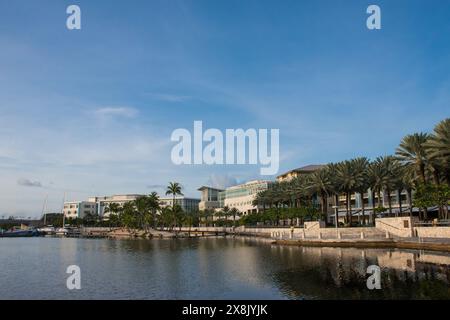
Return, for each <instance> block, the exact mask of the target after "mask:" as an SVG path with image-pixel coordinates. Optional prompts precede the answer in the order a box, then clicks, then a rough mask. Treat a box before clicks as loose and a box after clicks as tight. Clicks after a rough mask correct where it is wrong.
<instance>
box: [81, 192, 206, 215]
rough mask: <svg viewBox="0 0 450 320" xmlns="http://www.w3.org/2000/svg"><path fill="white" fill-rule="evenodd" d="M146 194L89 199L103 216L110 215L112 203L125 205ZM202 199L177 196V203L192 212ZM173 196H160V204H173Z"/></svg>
mask: <svg viewBox="0 0 450 320" xmlns="http://www.w3.org/2000/svg"><path fill="white" fill-rule="evenodd" d="M142 196H145V195H144V194H122V195H113V196H102V197H90V198H89V199H88V200H89V201H90V202H93V203H96V207H97V212H98V214H99V215H100V216H101V217H105V218H106V217H108V216H109V214H110V213H109V212H106V213H105V208H106V207H107V206H109V205H110V204H111V203H116V204H118V205H119V206H123V205H124V204H125V203H127V202H129V201H134V200H136V199H137V198H139V197H142ZM199 202H200V199H195V198H188V197H184V196H181V197H180V196H177V197H175V203H176V204H177V205H179V206H180V207H181V208H182V209H183V211H185V212H192V211H194V210H198V203H199ZM172 203H173V197H169V196H167V197H164V198H159V204H160V206H161V207H162V208H163V207H167V206H172Z"/></svg>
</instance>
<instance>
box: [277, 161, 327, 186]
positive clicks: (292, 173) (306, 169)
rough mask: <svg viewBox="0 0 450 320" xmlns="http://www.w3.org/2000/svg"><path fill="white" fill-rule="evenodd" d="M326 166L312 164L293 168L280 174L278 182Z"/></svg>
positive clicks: (289, 179) (286, 180)
mask: <svg viewBox="0 0 450 320" xmlns="http://www.w3.org/2000/svg"><path fill="white" fill-rule="evenodd" d="M323 167H325V165H322V164H310V165H307V166H304V167H300V168H297V169H293V170H290V171H288V172H285V173H283V174H280V175H279V176H277V182H288V181H291V180H292V179H294V178H296V177H298V176H300V175H303V174H311V173H313V172H314V171H317V170H319V169H321V168H323Z"/></svg>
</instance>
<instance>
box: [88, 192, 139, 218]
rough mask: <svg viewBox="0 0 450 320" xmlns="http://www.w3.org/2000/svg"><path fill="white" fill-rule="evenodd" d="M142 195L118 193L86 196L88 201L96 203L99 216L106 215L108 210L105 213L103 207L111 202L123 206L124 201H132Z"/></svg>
mask: <svg viewBox="0 0 450 320" xmlns="http://www.w3.org/2000/svg"><path fill="white" fill-rule="evenodd" d="M142 196H143V194H120V195H113V196H102V197H90V198H88V201H89V202H93V203H96V207H97V212H98V214H99V216H100V217H108V216H109V212H106V213H105V208H106V207H107V206H109V205H110V204H111V203H116V204H118V205H119V206H123V205H124V204H125V203H127V202H129V201H134V200H136V199H137V198H138V197H142Z"/></svg>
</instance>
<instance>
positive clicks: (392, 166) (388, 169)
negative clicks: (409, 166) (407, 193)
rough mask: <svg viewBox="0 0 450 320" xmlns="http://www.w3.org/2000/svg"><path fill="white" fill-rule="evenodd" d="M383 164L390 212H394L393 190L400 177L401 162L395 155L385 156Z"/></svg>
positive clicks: (383, 181) (382, 159) (384, 187)
mask: <svg viewBox="0 0 450 320" xmlns="http://www.w3.org/2000/svg"><path fill="white" fill-rule="evenodd" d="M381 166H382V168H383V171H384V173H385V174H384V178H383V180H382V185H383V190H384V191H386V196H387V200H388V207H389V214H390V215H391V214H392V195H391V193H392V191H394V190H395V189H396V186H397V185H398V180H399V178H400V163H399V162H398V161H397V159H396V158H395V157H393V156H385V157H382V158H381Z"/></svg>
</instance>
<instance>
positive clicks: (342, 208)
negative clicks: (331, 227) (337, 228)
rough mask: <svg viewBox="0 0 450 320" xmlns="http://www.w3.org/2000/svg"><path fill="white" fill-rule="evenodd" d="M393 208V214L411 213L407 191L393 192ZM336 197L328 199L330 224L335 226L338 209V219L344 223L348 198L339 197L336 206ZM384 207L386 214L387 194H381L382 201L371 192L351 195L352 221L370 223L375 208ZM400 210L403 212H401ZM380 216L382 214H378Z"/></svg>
mask: <svg viewBox="0 0 450 320" xmlns="http://www.w3.org/2000/svg"><path fill="white" fill-rule="evenodd" d="M390 196H391V208H392V214H394V215H396V214H405V212H409V204H408V198H407V193H406V191H401V192H398V191H392V192H391V195H390ZM335 201H336V200H335V199H334V196H332V197H329V198H328V209H327V213H328V214H327V215H328V218H327V219H328V222H329V223H332V224H334V223H335V220H336V209H337V212H338V219H339V221H340V222H343V221H344V218H345V216H346V214H347V198H346V196H345V195H339V196H338V201H339V202H338V204H337V205H336V204H335ZM363 203H364V216H363V215H362V204H363ZM377 207H383V208H385V209H386V211H385V213H387V210H388V208H389V202H388V194H387V192H384V191H381V192H380V199H378V195H377V194H376V193H374V194H373V195H372V192H370V189H369V190H368V192H365V193H364V194H361V193H352V194H351V195H350V208H351V211H349V213H350V215H351V217H352V221H358V220H364V219H365V220H366V221H368V219H369V217H370V216H371V215H374V214H375V212H374V208H377ZM400 209H401V210H402V212H400ZM413 211H417V209H416V208H413ZM378 214H380V213H378Z"/></svg>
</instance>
